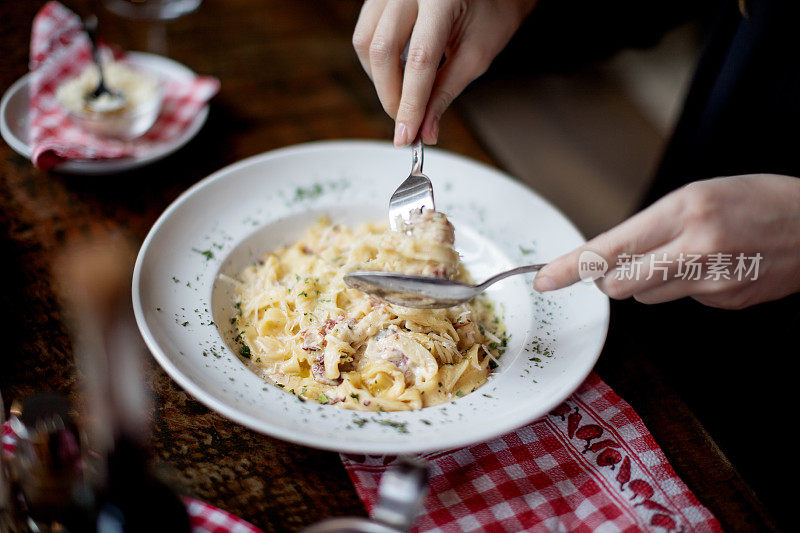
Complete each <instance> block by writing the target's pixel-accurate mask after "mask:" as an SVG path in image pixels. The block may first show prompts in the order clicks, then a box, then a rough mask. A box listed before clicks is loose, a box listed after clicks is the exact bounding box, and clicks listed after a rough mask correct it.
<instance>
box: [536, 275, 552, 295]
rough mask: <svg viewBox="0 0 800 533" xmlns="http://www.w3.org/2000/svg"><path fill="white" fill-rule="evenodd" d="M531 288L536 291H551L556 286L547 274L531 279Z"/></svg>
mask: <svg viewBox="0 0 800 533" xmlns="http://www.w3.org/2000/svg"><path fill="white" fill-rule="evenodd" d="M533 288H534V289H536V291H538V292H547V291H552V290H554V289H555V288H556V282H555V281H553V280H552V279H550V278H548V277H547V276H537V277H536V279H535V280H533Z"/></svg>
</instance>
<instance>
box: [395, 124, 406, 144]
mask: <svg viewBox="0 0 800 533" xmlns="http://www.w3.org/2000/svg"><path fill="white" fill-rule="evenodd" d="M407 144H408V127H406V125H405V124H403V123H402V122H398V123H397V124H396V125H395V127H394V145H395V146H405V145H407Z"/></svg>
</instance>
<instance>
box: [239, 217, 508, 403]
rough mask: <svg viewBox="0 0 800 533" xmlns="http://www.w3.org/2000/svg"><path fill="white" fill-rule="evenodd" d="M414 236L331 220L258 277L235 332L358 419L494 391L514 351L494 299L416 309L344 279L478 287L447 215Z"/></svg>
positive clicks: (244, 284) (265, 364)
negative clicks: (392, 277) (393, 274)
mask: <svg viewBox="0 0 800 533" xmlns="http://www.w3.org/2000/svg"><path fill="white" fill-rule="evenodd" d="M405 230H406V231H401V232H392V231H388V230H387V228H386V227H385V225H378V224H372V223H367V224H363V225H361V226H359V227H357V228H356V229H351V228H348V227H346V226H343V225H331V223H330V221H329V220H328V219H327V218H322V219H320V220H319V221H318V222H317V223H316V224H315V225H314V226H313V227H311V228H310V229H309V230H308V231H307V232H306V234H305V236H304V237H303V238H302V239H300V240H299V241H298V242H296V243H295V244H292V245H290V246H287V247H285V248H282V249H280V250H276V251H274V252H272V253H269V254H267V255H266V256H265V257H264V258H263V260H262V261H260V262H259V263H258V264H256V265H253V266H250V267H248V268H246V269H245V270H244V271H243V272H242V274H241V279H240V283H239V285H238V289H237V296H238V301H237V307H238V308H239V310H240V313H239V314H238V316H237V317H236V319H235V324H236V327H237V330H238V332H239V335H238V336H237V341H238V342H239V343H240V344H241V352H240V353H241V354H242V355H243V356H244V357H246V358H249V359H250V366H251V367H252V368H254V369H255V370H257V371H259V373H260V374H261V375H262V376H264V377H265V378H266V379H268V380H269V381H272V382H274V383H275V384H276V385H277V386H279V387H281V388H283V389H284V390H286V391H287V392H290V393H292V394H294V395H296V396H298V397H300V398H301V399H305V400H313V401H317V402H320V403H324V404H334V405H337V406H339V407H344V408H347V409H357V410H370V411H399V410H409V409H420V408H422V407H427V406H431V405H436V404H439V403H443V402H446V401H450V400H452V399H454V398H457V397H460V396H463V395H465V394H469V393H470V392H473V391H474V390H475V389H477V388H478V387H480V386H481V385H482V384H484V383H485V382H486V380H487V378H488V376H489V374H490V372H491V370H492V369H493V368H494V367H495V366H496V363H497V358H498V357H499V356H500V354H501V353H502V350H503V348H504V346H505V341H504V340H502V338H503V337H504V332H503V326H502V322H501V320H500V318H499V317H498V316H496V314H495V309H494V307H493V305H492V304H491V303H490V302H489V301H488V300H486V299H483V298H479V299H476V300H473V301H472V302H470V303H468V304H464V305H459V306H457V307H452V308H449V309H410V308H406V307H401V306H396V305H392V304H388V303H385V302H381V301H378V300H376V299H374V298H372V297H370V296H369V295H367V294H364V293H362V292H360V291H358V290H355V289H350V288H348V287H347V286H346V285H345V284H344V282H343V281H342V276H343V275H344V274H345V273H346V272H349V271H353V270H390V271H397V272H406V273H415V274H425V275H432V276H440V277H447V278H451V279H457V280H461V281H469V274H468V273H467V272H466V270H465V269H464V267H463V265H462V264H461V262H460V260H459V256H458V253H457V252H456V251H455V249H454V248H453V229H452V226H451V225H450V223H449V222H448V221H447V219H446V218H445V217H444V215H442V214H440V213H436V212H430V211H429V212H425V213H424V214H422V215H421V216H418V217H417V219H415V220H414V221H413V222H412V224H411V225H409V226H407V227H406V228H405Z"/></svg>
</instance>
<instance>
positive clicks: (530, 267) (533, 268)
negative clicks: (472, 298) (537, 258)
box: [476, 263, 547, 291]
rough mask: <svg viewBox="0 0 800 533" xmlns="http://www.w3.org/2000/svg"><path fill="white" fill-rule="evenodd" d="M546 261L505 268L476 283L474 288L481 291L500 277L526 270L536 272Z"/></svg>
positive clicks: (504, 277) (514, 274)
mask: <svg viewBox="0 0 800 533" xmlns="http://www.w3.org/2000/svg"><path fill="white" fill-rule="evenodd" d="M545 265H547V263H538V264H536V265H525V266H521V267H517V268H512V269H511V270H506V271H505V272H500V273H499V274H496V275H494V276H492V277H491V278H489V279H487V280H486V281H484V282H483V283H481V284H480V285H476V288H478V289H480V290H481V291H483V290H485V289H486V288H487V287H488V286H489V285H492V284H494V283H497V282H498V281H500V280H501V279H506V278H507V277H509V276H516V275H517V274H525V273H527V272H536V271H537V270H541V269H542V268H544V267H545Z"/></svg>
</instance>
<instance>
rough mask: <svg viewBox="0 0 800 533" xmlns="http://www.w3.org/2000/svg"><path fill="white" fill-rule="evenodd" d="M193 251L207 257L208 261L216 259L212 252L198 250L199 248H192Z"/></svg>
mask: <svg viewBox="0 0 800 533" xmlns="http://www.w3.org/2000/svg"><path fill="white" fill-rule="evenodd" d="M192 251H193V252H197V253H198V254H200V255H202V256H203V257H205V258H206V261H208V260H210V259H214V252H212V251H211V250H198V249H197V248H192Z"/></svg>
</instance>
